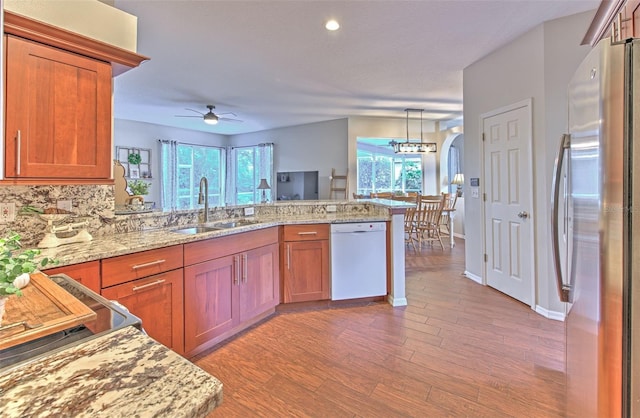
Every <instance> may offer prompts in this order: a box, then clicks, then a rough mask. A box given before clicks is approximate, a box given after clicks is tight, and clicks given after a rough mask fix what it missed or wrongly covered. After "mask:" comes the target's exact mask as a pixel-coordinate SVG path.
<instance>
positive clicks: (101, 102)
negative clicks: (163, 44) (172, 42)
mask: <svg viewBox="0 0 640 418" xmlns="http://www.w3.org/2000/svg"><path fill="white" fill-rule="evenodd" d="M4 30H5V36H4V38H5V58H6V60H5V62H6V67H5V68H6V74H5V75H6V89H5V94H6V97H5V155H4V157H5V167H4V177H5V179H6V180H7V181H10V182H15V183H30V184H37V183H50V182H53V183H110V182H111V181H112V180H111V166H112V159H113V157H112V147H111V142H112V141H111V126H112V107H111V97H112V74H113V73H114V71H115V72H123V71H124V70H125V69H127V68H132V67H135V66H137V65H139V64H140V62H142V61H143V60H145V59H147V58H146V57H143V56H141V55H138V54H135V53H133V52H130V51H125V50H122V49H120V48H117V47H112V46H109V45H107V44H104V43H102V42H100V41H95V40H92V39H89V38H86V37H84V36H82V35H78V34H74V33H71V32H68V31H66V30H64V29H59V28H55V27H52V26H50V25H48V24H46V23H42V22H38V21H33V20H30V19H28V18H25V17H24V16H20V15H13V14H11V13H7V12H5V28H4Z"/></svg>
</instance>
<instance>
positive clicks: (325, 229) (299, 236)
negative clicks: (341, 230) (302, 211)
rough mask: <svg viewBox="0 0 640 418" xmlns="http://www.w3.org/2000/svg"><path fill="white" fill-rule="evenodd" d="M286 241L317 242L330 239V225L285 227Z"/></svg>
mask: <svg viewBox="0 0 640 418" xmlns="http://www.w3.org/2000/svg"><path fill="white" fill-rule="evenodd" d="M283 236H284V241H315V240H323V239H329V224H303V225H285V226H284V232H283Z"/></svg>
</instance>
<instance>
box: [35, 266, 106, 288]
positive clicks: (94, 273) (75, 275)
mask: <svg viewBox="0 0 640 418" xmlns="http://www.w3.org/2000/svg"><path fill="white" fill-rule="evenodd" d="M44 273H45V274H46V275H47V276H53V275H54V274H60V273H62V274H66V275H67V276H69V277H71V278H72V279H73V280H75V281H77V282H80V283H82V284H83V285H84V286H86V287H88V288H89V289H91V290H93V291H94V292H96V293H98V294H100V262H99V261H89V262H87V263H80V264H72V265H69V266H62V267H56V268H52V269H47V270H45V271H44Z"/></svg>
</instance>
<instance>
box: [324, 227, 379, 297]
mask: <svg viewBox="0 0 640 418" xmlns="http://www.w3.org/2000/svg"><path fill="white" fill-rule="evenodd" d="M386 229H387V228H386V223H384V222H363V223H344V224H332V225H331V300H344V299H355V298H365V297H369V296H384V295H386V294H387V234H386Z"/></svg>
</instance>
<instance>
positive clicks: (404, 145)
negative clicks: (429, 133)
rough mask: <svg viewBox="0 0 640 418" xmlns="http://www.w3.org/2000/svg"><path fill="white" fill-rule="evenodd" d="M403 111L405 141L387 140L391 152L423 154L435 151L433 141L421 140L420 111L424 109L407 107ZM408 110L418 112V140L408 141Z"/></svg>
mask: <svg viewBox="0 0 640 418" xmlns="http://www.w3.org/2000/svg"><path fill="white" fill-rule="evenodd" d="M404 111H405V112H406V113H407V141H406V142H398V141H391V142H389V145H391V146H392V147H393V152H395V153H396V154H424V153H427V152H436V151H437V147H436V143H435V142H423V140H422V112H424V109H409V108H407V109H405V110H404ZM409 112H420V142H411V141H409Z"/></svg>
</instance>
